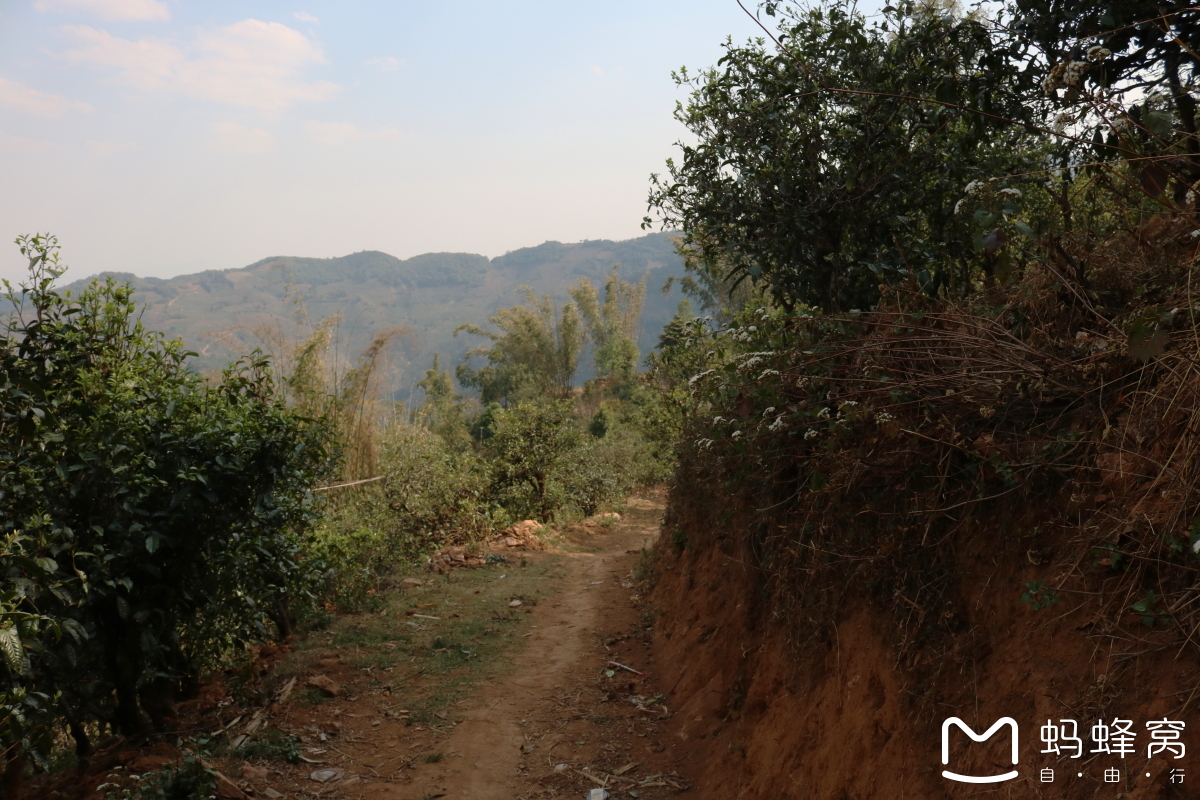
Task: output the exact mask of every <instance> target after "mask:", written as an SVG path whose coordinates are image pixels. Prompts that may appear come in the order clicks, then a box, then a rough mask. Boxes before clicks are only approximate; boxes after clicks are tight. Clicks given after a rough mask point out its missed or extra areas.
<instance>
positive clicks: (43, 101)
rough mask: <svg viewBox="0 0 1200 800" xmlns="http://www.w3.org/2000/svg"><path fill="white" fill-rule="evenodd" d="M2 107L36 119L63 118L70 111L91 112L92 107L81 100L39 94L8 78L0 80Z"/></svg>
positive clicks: (0, 103)
mask: <svg viewBox="0 0 1200 800" xmlns="http://www.w3.org/2000/svg"><path fill="white" fill-rule="evenodd" d="M0 106H3V107H4V108H10V109H13V110H14V111H19V112H21V113H22V114H30V115H32V116H35V117H51V118H55V117H61V116H62V115H63V114H65V113H67V112H68V111H90V110H91V109H92V107H91V106H90V105H88V104H87V103H84V102H83V101H81V100H70V99H68V98H66V97H62V96H60V95H57V94H48V93H46V92H39V91H38V90H37V89H34V88H32V87H30V86H26V85H25V84H23V83H17V82H16V81H12V80H9V79H8V78H0Z"/></svg>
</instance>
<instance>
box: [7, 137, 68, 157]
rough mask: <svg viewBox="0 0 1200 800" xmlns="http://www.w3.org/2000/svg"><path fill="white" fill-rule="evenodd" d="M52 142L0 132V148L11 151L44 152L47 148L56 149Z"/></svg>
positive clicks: (56, 146)
mask: <svg viewBox="0 0 1200 800" xmlns="http://www.w3.org/2000/svg"><path fill="white" fill-rule="evenodd" d="M57 149H58V145H56V144H55V143H54V142H43V141H40V140H38V139H26V138H25V137H24V136H9V135H8V134H5V133H0V150H5V151H8V152H12V153H44V152H46V151H47V150H57Z"/></svg>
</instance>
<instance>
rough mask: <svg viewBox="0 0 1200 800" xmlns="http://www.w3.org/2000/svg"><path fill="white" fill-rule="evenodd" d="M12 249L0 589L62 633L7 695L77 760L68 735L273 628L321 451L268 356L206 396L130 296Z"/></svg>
mask: <svg viewBox="0 0 1200 800" xmlns="http://www.w3.org/2000/svg"><path fill="white" fill-rule="evenodd" d="M18 243H19V245H20V247H21V251H22V253H23V254H24V255H26V256H27V257H28V258H29V261H30V281H29V283H27V284H24V285H22V287H21V291H17V290H14V289H13V288H12V287H11V286H9V285H7V284H6V289H7V292H6V295H5V296H6V297H7V299H8V300H10V301H11V302H12V303H13V304H14V308H15V310H14V313H13V315H12V316H11V317H10V318H9V319H7V320H6V321H3V322H0V529H3V530H6V531H15V532H16V534H17V535H18V536H19V537H20V539H21V541H22V542H23V545H22V551H21V552H13V551H12V550H11V549H10V551H9V552H8V553H7V554H4V555H3V557H0V570H2V571H0V580H2V581H3V587H4V589H5V591H6V592H8V593H9V596H11V597H15V598H17V602H18V605H17V610H18V611H22V612H26V613H31V614H38V615H42V616H44V617H47V618H49V619H50V620H52V621H53V623H54V625H55V626H56V627H57V629H59V630H61V631H62V635H61V636H53V635H48V636H39V637H38V641H37V644H38V649H37V650H36V651H35V652H32V653H30V655H29V673H28V676H27V677H25V678H24V679H23V680H22V686H23V691H25V692H27V693H38V694H39V695H40V696H42V697H45V698H57V700H56V702H57V703H58V706H57V707H58V709H59V710H60V711H61V715H62V718H63V719H65V721H66V722H67V723H68V726H69V727H70V729H71V732H72V734H73V735H75V737H76V739H77V745H78V748H79V750H80V752H86V751H87V750H88V748H89V747H90V744H89V742H88V741H87V737H86V735H85V733H84V727H83V723H85V722H100V721H102V722H105V723H108V724H110V725H111V726H112V727H113V728H114V729H115V730H118V731H120V732H121V733H124V734H138V733H141V732H144V731H145V730H147V727H148V724H149V723H148V721H147V716H149V718H150V720H149V722H153V723H154V724H156V725H160V724H162V722H163V720H164V719H165V716H166V714H167V713H168V711H169V702H170V700H171V698H172V696H173V695H174V694H176V693H177V692H186V691H188V690H189V687H191V686H194V682H195V680H196V678H197V676H198V675H199V674H200V672H201V670H203V669H205V668H208V667H211V666H213V665H214V664H215V663H216V662H217V660H218V659H219V658H220V657H221V656H222V655H223V654H224V653H226V652H228V650H229V648H230V647H235V646H238V645H240V644H242V643H245V642H248V641H251V640H258V639H262V638H263V637H265V636H266V635H267V633H268V631H267V627H266V625H267V624H268V623H269V621H271V620H274V621H275V622H276V624H278V625H279V626H280V628H281V629H282V630H283V632H285V633H286V631H287V627H288V620H289V614H288V609H287V600H288V597H289V596H290V595H292V594H293V593H295V592H297V591H304V587H305V584H304V583H303V580H304V579H303V576H304V570H302V569H301V568H300V567H299V565H298V561H299V558H300V550H301V546H302V540H301V536H302V534H303V531H304V529H305V528H306V526H307V525H309V524H310V522H311V521H312V520H313V518H314V516H315V508H314V507H313V504H312V495H311V494H310V492H309V487H310V486H312V485H313V484H314V483H315V482H317V481H318V480H321V479H323V478H324V477H325V476H326V475H327V474H328V470H329V467H330V464H329V459H328V455H327V454H328V439H327V434H326V432H325V430H324V429H323V428H321V427H320V426H318V425H316V424H314V423H313V422H311V421H309V420H307V419H306V418H304V417H302V416H300V415H299V414H297V413H296V412H294V411H291V410H289V409H288V408H286V406H285V405H284V403H283V402H282V400H281V399H280V398H279V395H278V393H277V391H276V388H275V384H274V382H273V380H272V378H271V374H270V372H269V369H268V365H267V363H266V362H265V360H262V359H257V358H256V359H251V360H248V361H244V362H240V363H238V364H235V365H234V366H233V367H231V368H230V369H229V370H227V371H226V372H225V373H224V375H223V376H222V378H220V379H219V380H217V381H215V382H212V383H210V384H206V383H205V382H204V381H203V380H202V379H201V378H200V376H199V375H197V374H196V373H194V372H192V371H190V370H189V369H188V368H187V363H186V359H187V356H188V354H187V353H186V352H185V351H184V350H183V349H182V346H181V345H180V343H179V342H178V341H168V340H166V339H164V338H163V337H162V336H161V335H160V334H157V333H154V332H151V331H148V330H146V329H145V328H144V327H143V326H142V325H141V323H140V322H138V321H137V310H136V307H135V305H134V302H133V298H132V292H131V290H130V289H129V288H128V286H125V285H120V284H117V283H115V282H114V281H113V280H111V279H109V280H108V281H106V282H104V283H93V284H92V285H91V286H90V287H89V288H88V289H87V290H86V291H84V292H83V293H82V294H81V295H80V296H78V297H77V298H72V297H70V296H67V295H63V294H60V293H58V292H57V291H55V289H54V282H55V281H56V279H57V278H58V277H59V276H61V274H62V273H63V268H62V267H61V266H59V262H58V258H57V244H56V242H55V240H54V239H53V238H51V237H44V236H34V237H22V238H21V239H19V240H18ZM46 630H49V628H47V629H46ZM10 671H11V668H10ZM14 697H15V696H14V695H13V694H12V693H11V692H10V693H9V694H8V695H7V696H6V697H5V698H4V702H6V703H8V704H9V705H10V708H11V704H12V703H13V702H16V701H15V699H14ZM5 744H6V745H7V746H8V748H9V750H8V753H9V756H10V758H17V757H19V756H20V755H21V753H22V749H21V745H20V743H19V742H14V741H12V740H11V739H10V740H8V741H6V742H5Z"/></svg>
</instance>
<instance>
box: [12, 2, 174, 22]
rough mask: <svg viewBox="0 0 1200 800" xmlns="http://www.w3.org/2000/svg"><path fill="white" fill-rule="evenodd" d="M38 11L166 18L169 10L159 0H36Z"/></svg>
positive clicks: (113, 16) (101, 16)
mask: <svg viewBox="0 0 1200 800" xmlns="http://www.w3.org/2000/svg"><path fill="white" fill-rule="evenodd" d="M33 7H34V8H36V9H37V10H38V11H76V12H80V13H84V14H90V15H92V16H95V17H99V18H100V19H113V20H117V19H148V20H167V19H170V18H171V11H170V9H168V8H167V4H166V3H163V2H161V0H37V1H36V2H35V3H34V4H33Z"/></svg>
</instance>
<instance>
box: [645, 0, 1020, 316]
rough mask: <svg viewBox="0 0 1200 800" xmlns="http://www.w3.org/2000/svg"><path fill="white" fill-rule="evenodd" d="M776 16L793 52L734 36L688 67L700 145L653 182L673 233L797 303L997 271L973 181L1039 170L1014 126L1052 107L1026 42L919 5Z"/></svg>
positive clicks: (689, 112) (843, 299)
mask: <svg viewBox="0 0 1200 800" xmlns="http://www.w3.org/2000/svg"><path fill="white" fill-rule="evenodd" d="M763 9H764V11H765V12H766V13H767V14H768V15H777V16H778V20H779V30H778V33H777V34H775V36H776V38H777V40H778V43H779V46H778V48H775V47H768V46H767V44H766V43H765V42H764V40H761V39H760V40H757V41H755V42H750V43H747V44H746V45H742V46H735V45H734V44H733V43H732V42H729V43H727V44H726V45H725V49H726V52H725V55H724V56H723V57H722V58H721V59H720V60H719V61H718V65H717V67H716V68H714V69H710V70H706V71H704V72H701V73H699V74H697V75H695V76H693V75H691V74H690V73H688V72H687V70H683V71H681V72H680V73H679V74H678V75H677V76H676V80H677V82H678V83H679V84H680V85H683V86H688V87H690V88H691V96H690V99H689V101H688V102H687V103H686V104H685V105H683V106H681V107H680V109H679V110H678V111H677V112H676V116H677V118H678V119H679V120H680V121H681V122H683V123H684V124H685V125H686V126H687V128H688V130H689V131H690V132H691V133H692V134H693V135H694V137H695V139H696V140H697V141H696V143H695V144H694V145H692V144H681V145H680V147H681V149H682V160H681V161H680V162H679V163H676V162H674V161H669V162H668V164H667V175H666V176H663V177H660V176H655V177H654V178H653V179H652V191H651V195H650V205H651V206H652V207H653V208H656V209H657V210H658V212H659V214H660V215H661V220H662V223H663V225H664V227H669V226H679V227H682V229H683V231H684V244H685V246H687V247H690V248H693V249H695V250H696V251H697V252H698V255H699V257H700V259H701V260H702V261H703V262H704V263H707V264H718V263H724V264H725V266H726V268H727V270H728V273H727V275H728V277H731V278H732V279H733V280H734V281H735V282H737V281H742V280H746V279H754V280H759V279H761V280H762V281H763V282H764V283H765V285H766V286H767V287H768V288H769V289H770V290H771V291H772V292H773V293H774V295H775V297H776V298H777V300H778V301H779V302H780V303H781V304H783V305H784V306H785V307H792V306H794V305H796V304H807V305H810V306H819V307H821V308H823V309H825V310H831V311H836V310H846V309H851V308H865V307H868V306H870V305H872V304H873V303H874V302H875V299H876V297H877V295H878V286H879V284H880V283H881V282H883V281H887V280H897V279H904V278H908V277H912V278H915V279H917V280H918V281H919V282H920V283H921V284H922V285H924V286H925V287H926V288H927V289H928V290H929V291H939V290H943V289H945V288H947V287H950V286H958V287H960V288H961V289H962V290H966V288H967V287H969V285H970V281H971V278H972V274H973V272H974V271H975V270H978V269H980V268H986V264H985V263H983V262H981V260H980V259H972V258H971V255H970V254H971V248H970V247H969V246H967V247H964V244H969V241H970V239H969V236H970V233H969V232H968V231H965V230H963V229H962V226H961V222H960V220H959V219H958V218H957V216H956V213H955V208H956V205H957V201H958V200H959V199H961V197H962V192H963V187H964V186H965V185H966V184H968V183H969V182H970V181H972V180H977V179H987V178H989V177H993V176H1003V175H1007V174H1011V173H1013V172H1022V171H1029V170H1030V168H1033V167H1036V166H1037V162H1036V160H1035V159H1033V158H1032V157H1030V155H1029V154H1028V152H1027V151H1028V147H1029V139H1030V136H1031V134H1029V133H1028V132H1027V130H1026V129H1025V128H1023V127H1019V126H1016V125H1013V124H1011V123H1010V122H1008V120H1010V119H1016V120H1029V119H1032V118H1033V115H1034V113H1035V111H1034V109H1031V108H1030V107H1029V106H1028V103H1027V102H1026V101H1027V98H1028V96H1029V94H1030V92H1029V89H1030V88H1031V87H1032V86H1033V82H1034V79H1033V77H1032V76H1031V75H1030V74H1028V71H1027V70H1024V69H1023V68H1022V64H1021V60H1022V58H1024V56H1025V54H1026V50H1027V49H1028V47H1027V45H1025V44H1024V43H1023V42H1022V41H1021V40H1020V39H1018V38H1015V37H1004V38H1002V37H1000V36H997V35H996V34H995V33H993V32H992V31H989V30H988V28H987V27H986V26H985V25H984V24H983V23H982V22H980V21H979V20H978V19H976V18H975V17H973V16H965V17H963V16H955V15H952V14H945V13H939V12H938V11H937V10H936V9H935V8H933V7H931V6H919V5H916V4H913V3H900V4H897V5H896V6H888V7H886V8H885V9H884V11H883V12H882V16H881V18H879V20H878V21H877V22H873V23H872V22H868V21H867V19H866V18H864V17H863V16H862V15H861V14H859V13H857V12H856V11H855V10H854V6H853V5H852V4H851V3H849V2H845V1H844V0H834V2H830V3H828V4H827V5H825V6H823V7H819V8H814V9H811V10H800V11H797V10H788V11H783V10H781V9H780V8H779V4H777V3H766V4H764V6H763ZM1023 158H1028V159H1029V161H1028V162H1025V163H1023V162H1022V159H1023ZM1017 167H1021V168H1020V169H1017ZM650 221H651V220H650V218H649V217H648V218H647V220H646V222H647V224H649V223H650Z"/></svg>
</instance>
